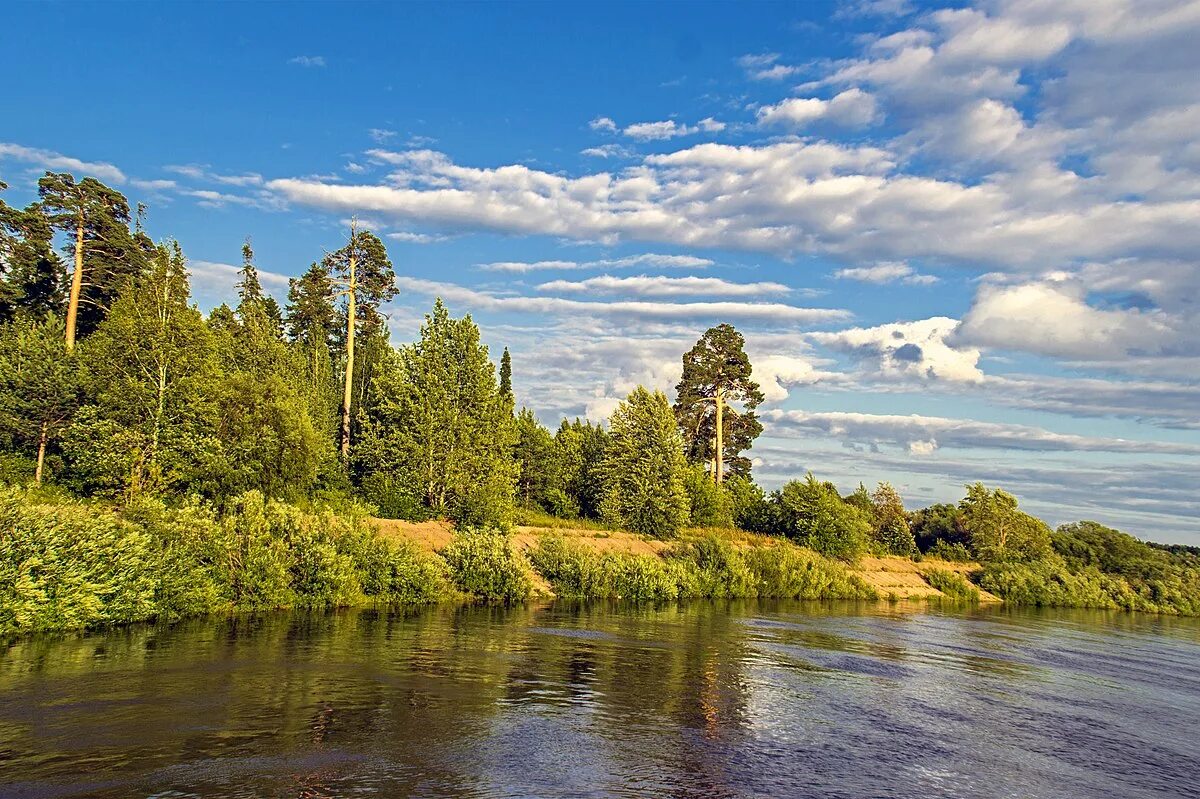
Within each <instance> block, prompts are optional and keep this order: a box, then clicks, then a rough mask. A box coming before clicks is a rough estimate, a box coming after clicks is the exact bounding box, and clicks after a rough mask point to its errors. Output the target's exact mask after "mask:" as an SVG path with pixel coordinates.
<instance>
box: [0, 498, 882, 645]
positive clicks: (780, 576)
mask: <svg viewBox="0 0 1200 799" xmlns="http://www.w3.org/2000/svg"><path fill="white" fill-rule="evenodd" d="M0 526H2V530H3V537H2V539H0V634H3V635H9V636H11V635H14V634H21V633H27V632H37V631H50V630H69V629H82V628H89V627H98V626H104V625H112V624H123V623H129V622H137V621H149V620H155V619H161V620H166V621H171V620H175V619H179V618H182V617H185V616H193V615H200V614H207V613H235V612H244V611H258V610H268V609H277V608H292V607H315V608H323V607H339V606H350V605H362V604H397V603H422V602H436V601H443V600H472V599H483V600H492V601H519V600H523V599H527V598H529V597H531V596H535V595H537V594H545V595H549V594H554V595H559V596H570V597H582V598H614V599H627V600H670V599H682V598H691V597H793V598H803V599H834V598H837V599H845V598H864V599H866V598H875V597H876V596H877V594H876V592H875V591H874V590H873V589H872V588H871V587H870V586H869V585H867V584H866V583H865V582H863V581H862V580H859V579H858V578H856V577H854V576H853V575H852V574H850V573H849V572H848V571H847V569H846V568H845V566H843V565H841V564H838V563H835V562H833V561H830V560H828V559H825V558H823V557H821V556H819V555H816V554H815V553H812V552H810V551H808V550H804V549H802V548H800V547H797V546H795V545H792V544H789V543H787V542H784V541H770V542H767V543H764V544H762V545H757V546H746V545H745V544H744V543H741V544H737V543H735V542H734V541H731V540H729V539H722V538H720V537H718V536H716V535H705V536H700V537H698V538H696V539H695V540H690V541H681V542H677V543H675V544H672V545H670V546H667V545H661V546H653V545H651V542H645V541H640V540H639V541H640V545H639V546H638V547H636V551H626V550H625V549H623V548H621V547H620V546H612V547H609V548H607V549H606V548H605V546H604V543H607V542H611V543H612V544H614V545H615V544H618V543H620V544H624V543H626V542H625V540H624V538H621V537H622V536H624V537H625V538H630V539H631V540H637V539H632V537H629V536H628V534H623V533H618V532H613V533H608V532H602V531H596V532H593V533H591V534H592V535H596V536H601V538H597V539H596V540H597V541H599V542H601V544H600V546H599V547H588V546H584V545H581V544H579V543H578V542H573V541H571V540H568V539H567V538H566V537H564V536H563V535H562V534H560V533H558V532H555V531H552V530H545V531H542V532H540V533H533V534H531V533H530V532H529V531H528V529H527V528H526V529H525V530H524V532H519V533H517V534H515V535H513V534H506V533H502V532H499V531H495V530H486V529H483V530H475V529H465V530H460V531H456V532H450V531H448V530H445V529H444V528H439V527H437V526H436V525H414V526H412V529H411V532H412V536H413V537H412V538H409V537H407V536H406V535H396V534H395V532H394V531H393V533H392V534H381V533H380V531H379V530H378V529H377V528H376V525H375V523H374V522H373V521H372V520H369V519H368V518H367V517H366V516H365V514H364V513H362V512H361V511H356V510H355V509H354V508H353V507H351V508H349V509H343V510H341V511H339V512H337V513H334V512H332V511H329V510H302V509H300V508H297V507H295V506H293V505H288V504H285V503H282V502H276V501H272V500H265V499H264V498H263V497H262V496H261V495H260V494H258V493H257V492H250V493H247V494H244V495H242V496H240V497H238V498H237V499H236V500H235V501H234V502H232V503H230V504H229V506H228V507H226V508H225V509H224V511H223V512H218V511H216V510H214V509H213V508H212V507H210V506H207V505H202V504H199V503H194V504H185V505H183V506H180V507H171V508H169V507H167V506H166V505H164V504H162V503H161V502H157V501H150V500H146V501H141V502H139V503H136V504H132V505H129V506H127V507H124V508H120V509H118V508H115V507H113V506H111V505H107V504H99V503H84V502H75V501H49V500H46V499H45V498H41V497H39V496H38V495H36V494H30V493H26V492H23V491H19V490H15V489H8V490H4V491H3V492H0ZM439 533H444V535H439ZM610 536H611V538H610ZM654 543H657V542H654Z"/></svg>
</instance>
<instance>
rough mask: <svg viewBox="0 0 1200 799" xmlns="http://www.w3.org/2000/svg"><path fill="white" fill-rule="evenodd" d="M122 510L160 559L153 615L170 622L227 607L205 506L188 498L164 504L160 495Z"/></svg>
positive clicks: (215, 531)
mask: <svg viewBox="0 0 1200 799" xmlns="http://www.w3.org/2000/svg"><path fill="white" fill-rule="evenodd" d="M122 515H123V516H124V517H125V518H126V519H127V520H128V521H130V522H132V523H134V524H136V525H139V526H141V527H142V528H143V529H145V530H146V532H147V533H149V535H150V536H151V538H152V539H153V540H154V542H155V546H156V549H157V552H158V556H159V558H160V568H159V575H158V587H157V590H156V592H155V605H156V607H157V614H156V615H157V616H158V617H159V618H163V619H166V620H169V621H174V620H176V619H180V618H183V617H184V616H194V615H197V614H201V613H212V612H215V611H220V610H227V609H229V608H230V607H232V605H233V597H232V593H231V592H230V590H229V585H228V583H227V582H225V581H224V580H223V579H222V577H223V575H224V573H226V572H227V566H226V565H225V564H226V561H227V553H226V551H225V550H224V548H223V547H222V537H221V532H220V526H219V524H218V522H217V518H216V515H215V514H214V513H213V510H212V508H211V507H210V506H208V505H203V504H201V503H200V502H199V501H197V500H190V501H188V502H186V503H185V504H184V505H182V506H181V507H178V508H168V507H167V506H166V504H164V503H163V502H162V500H159V499H152V498H148V497H145V498H141V499H139V500H138V501H137V502H135V503H133V504H131V505H129V506H128V507H126V508H125V510H124V512H123V514H122Z"/></svg>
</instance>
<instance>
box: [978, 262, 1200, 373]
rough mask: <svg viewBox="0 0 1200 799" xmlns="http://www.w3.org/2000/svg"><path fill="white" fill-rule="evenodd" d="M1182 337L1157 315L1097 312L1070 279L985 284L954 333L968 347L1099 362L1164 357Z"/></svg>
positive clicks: (1133, 311) (1163, 316)
mask: <svg viewBox="0 0 1200 799" xmlns="http://www.w3.org/2000/svg"><path fill="white" fill-rule="evenodd" d="M1187 337H1188V338H1190V339H1192V341H1193V342H1195V341H1197V340H1200V337H1198V336H1195V335H1191V334H1188V335H1187ZM1181 338H1182V336H1181V331H1178V330H1175V329H1174V328H1173V327H1172V324H1171V319H1170V318H1169V317H1168V316H1167V315H1166V314H1164V313H1162V312H1161V311H1155V310H1150V311H1143V310H1140V309H1137V308H1122V309H1104V308H1096V307H1094V306H1092V305H1089V304H1088V303H1087V301H1086V298H1085V296H1084V290H1083V287H1082V286H1081V285H1079V284H1078V283H1075V282H1073V281H1072V282H1061V283H1046V282H1038V283H1025V284H1021V285H1016V286H1006V285H984V286H982V287H981V288H980V290H979V293H978V295H977V296H976V298H975V303H974V304H973V305H972V306H971V309H970V310H969V311H968V312H967V313H966V315H965V316H964V317H963V320H962V325H961V326H960V327H959V328H958V331H957V340H958V341H960V342H964V343H968V344H975V345H978V346H985V347H995V348H998V349H1009V350H1014V349H1015V350H1023V351H1026V352H1034V353H1039V354H1043V355H1051V356H1058V357H1065V358H1072V359H1079V360H1102V361H1112V360H1119V359H1123V358H1128V357H1130V356H1134V355H1139V354H1149V355H1164V354H1169V350H1170V349H1171V347H1173V346H1175V345H1177V344H1179V343H1180V341H1181Z"/></svg>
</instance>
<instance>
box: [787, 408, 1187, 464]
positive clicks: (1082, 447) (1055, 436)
mask: <svg viewBox="0 0 1200 799" xmlns="http://www.w3.org/2000/svg"><path fill="white" fill-rule="evenodd" d="M763 418H764V420H767V421H770V422H771V423H773V429H772V434H773V435H779V433H780V430H778V429H775V428H774V425H778V426H779V427H782V428H783V429H785V430H788V431H794V432H798V433H802V434H804V435H808V436H831V437H834V438H840V439H843V440H845V441H848V442H854V443H863V444H873V445H879V444H891V445H896V446H900V447H903V448H904V449H906V450H908V451H910V452H912V453H913V454H919V455H928V454H931V453H932V452H933V451H934V450H936V449H943V448H946V447H957V448H984V449H1006V450H1017V451H1030V452H1124V453H1138V454H1160V455H1193V456H1195V455H1200V445H1196V444H1180V443H1174V442H1165V441H1142V440H1136V439H1125V438H1104V437H1099V436H1080V435H1074V434H1069V433H1055V432H1053V431H1050V430H1046V429H1045V428H1041V427H1034V426H1031V425H1021V424H1009V423H998V422H979V421H973V420H970V419H950V418H946V417H942V416H920V415H917V414H912V415H910V416H901V415H889V414H867V413H845V412H829V413H809V412H806V411H799V410H780V409H773V410H768V411H765V412H764V413H763Z"/></svg>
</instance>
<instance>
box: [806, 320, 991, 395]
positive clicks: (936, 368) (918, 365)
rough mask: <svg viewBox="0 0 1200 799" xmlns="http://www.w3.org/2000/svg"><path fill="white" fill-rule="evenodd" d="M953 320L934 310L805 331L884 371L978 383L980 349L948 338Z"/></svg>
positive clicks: (886, 374) (954, 325)
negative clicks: (929, 314) (906, 318)
mask: <svg viewBox="0 0 1200 799" xmlns="http://www.w3.org/2000/svg"><path fill="white" fill-rule="evenodd" d="M958 324H959V323H958V320H957V319H949V318H947V317H944V316H936V317H933V318H931V319H922V320H919V321H914V322H896V323H893V324H888V325H879V326H878V327H869V328H861V327H856V328H851V329H848V330H840V331H836V332H831V333H826V332H814V333H809V334H808V337H809V338H810V339H811V340H813V341H815V342H817V343H819V344H822V345H824V346H826V347H829V348H830V349H833V350H837V351H839V352H844V353H847V354H850V355H853V356H855V357H856V358H859V359H860V360H861V361H862V362H863V363H864V364H865V365H867V367H868V368H869V369H871V370H872V371H874V372H876V373H878V374H879V375H881V376H884V377H910V378H916V379H919V380H939V381H949V382H953V383H978V382H980V381H982V380H983V379H984V375H983V372H981V371H980V369H979V357H980V352H979V350H978V349H976V348H974V347H971V346H951V344H950V343H949V340H950V339H951V338H952V337H953V335H954V334H955V331H956V330H957V328H958Z"/></svg>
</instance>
